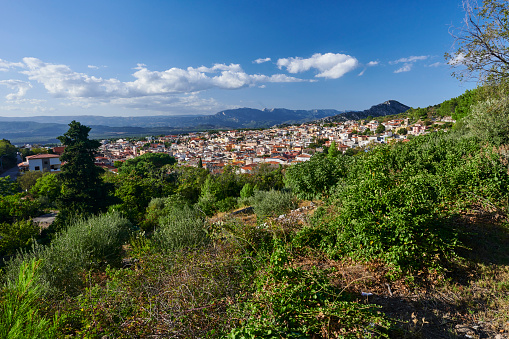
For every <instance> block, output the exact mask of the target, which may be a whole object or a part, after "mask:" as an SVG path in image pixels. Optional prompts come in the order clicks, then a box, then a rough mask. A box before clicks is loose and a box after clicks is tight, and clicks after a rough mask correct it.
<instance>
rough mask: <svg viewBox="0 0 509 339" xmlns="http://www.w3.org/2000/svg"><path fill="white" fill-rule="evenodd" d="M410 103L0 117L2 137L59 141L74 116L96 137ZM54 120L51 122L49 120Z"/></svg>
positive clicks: (317, 117)
mask: <svg viewBox="0 0 509 339" xmlns="http://www.w3.org/2000/svg"><path fill="white" fill-rule="evenodd" d="M409 108H410V107H408V106H405V105H403V104H401V103H399V102H397V101H394V100H389V101H386V102H384V103H382V104H379V105H375V106H373V107H371V108H370V109H368V110H365V111H359V112H341V111H337V110H333V109H314V110H289V109H284V108H271V109H267V108H266V109H263V110H259V109H254V108H237V109H229V110H225V111H221V112H218V113H216V114H214V115H201V116H164V115H159V116H143V117H102V116H93V115H84V116H51V117H50V116H38V117H23V118H10V117H0V139H2V138H5V139H8V140H10V141H11V142H13V143H15V144H24V143H41V144H46V143H57V142H58V140H56V137H57V136H59V135H62V134H63V133H65V132H66V131H67V129H68V126H67V125H68V124H69V123H70V122H71V121H72V120H76V121H79V122H81V123H82V124H84V125H87V126H90V127H91V128H92V130H91V131H90V137H91V138H95V139H102V138H115V137H126V136H146V135H161V134H178V133H183V132H190V131H197V130H206V129H238V128H263V127H271V126H274V125H281V124H300V123H304V122H309V121H323V122H331V121H346V120H352V119H363V118H366V117H367V116H369V115H371V116H373V117H377V116H385V115H391V114H397V113H401V112H404V111H406V110H407V109H409ZM49 122H51V123H49Z"/></svg>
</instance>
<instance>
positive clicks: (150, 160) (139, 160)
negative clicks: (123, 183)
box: [119, 153, 177, 177]
mask: <svg viewBox="0 0 509 339" xmlns="http://www.w3.org/2000/svg"><path fill="white" fill-rule="evenodd" d="M175 163H177V160H175V158H174V157H172V156H171V155H169V154H167V153H145V154H143V155H140V156H139V157H136V158H133V159H128V160H126V161H125V162H124V164H122V166H121V167H120V168H119V173H121V174H131V175H134V176H138V177H149V176H154V175H155V176H158V175H159V172H160V169H161V168H163V167H164V166H167V165H173V164H175Z"/></svg>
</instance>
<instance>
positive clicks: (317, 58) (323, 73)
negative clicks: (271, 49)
mask: <svg viewBox="0 0 509 339" xmlns="http://www.w3.org/2000/svg"><path fill="white" fill-rule="evenodd" d="M358 65H359V62H358V61H357V59H355V58H354V57H352V56H350V55H346V54H339V53H338V54H334V53H326V54H320V53H316V54H313V56H311V58H307V59H303V58H300V57H296V58H284V59H279V60H278V61H277V66H278V67H279V69H282V68H283V67H284V68H286V70H287V71H288V72H289V73H301V72H305V71H308V70H310V69H311V68H314V69H317V70H318V71H319V72H320V73H318V74H317V75H315V77H320V78H327V79H338V78H340V77H342V76H343V75H345V74H346V73H348V72H350V71H352V70H354V69H355V68H357V67H358Z"/></svg>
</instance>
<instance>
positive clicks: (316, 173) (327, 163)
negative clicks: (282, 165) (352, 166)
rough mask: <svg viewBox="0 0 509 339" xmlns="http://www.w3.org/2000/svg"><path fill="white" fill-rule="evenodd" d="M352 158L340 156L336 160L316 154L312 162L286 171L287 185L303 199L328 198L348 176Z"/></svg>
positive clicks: (285, 179)
mask: <svg viewBox="0 0 509 339" xmlns="http://www.w3.org/2000/svg"><path fill="white" fill-rule="evenodd" d="M351 161H352V158H350V157H346V156H339V157H336V158H334V159H331V158H330V157H326V156H325V155H323V154H315V155H314V156H313V157H312V158H311V160H309V161H306V162H302V163H300V164H297V165H294V166H291V167H290V168H288V169H287V170H286V174H285V178H284V181H285V184H286V186H287V187H289V188H291V189H292V191H293V192H294V193H295V194H296V195H297V196H298V197H299V198H301V199H309V200H311V199H318V198H320V197H321V196H322V195H325V196H327V195H328V194H329V192H330V191H331V189H332V188H333V187H334V186H335V185H336V184H337V183H338V181H339V180H340V179H341V178H342V177H343V176H344V175H345V174H346V172H347V170H346V169H347V167H348V166H349V163H350V162H351Z"/></svg>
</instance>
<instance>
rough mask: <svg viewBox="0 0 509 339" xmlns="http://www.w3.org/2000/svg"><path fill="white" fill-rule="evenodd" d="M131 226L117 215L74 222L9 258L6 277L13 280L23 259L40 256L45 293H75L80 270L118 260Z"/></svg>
mask: <svg viewBox="0 0 509 339" xmlns="http://www.w3.org/2000/svg"><path fill="white" fill-rule="evenodd" d="M131 228H132V225H131V223H130V222H129V221H128V220H126V219H124V218H122V217H120V216H119V215H118V214H103V215H99V216H94V217H91V218H89V219H87V220H79V221H76V222H74V223H73V224H71V225H69V226H68V227H67V229H65V230H64V231H62V232H61V233H60V234H58V235H57V236H56V237H55V239H54V240H53V241H52V242H51V244H50V245H49V246H47V247H42V246H34V248H33V249H32V250H31V251H28V252H23V253H21V254H19V255H18V256H17V257H16V258H15V259H13V260H11V261H10V262H9V263H8V265H7V269H6V278H7V280H8V281H14V280H15V277H16V276H17V275H18V273H19V270H20V269H21V267H22V265H23V262H27V261H28V260H31V259H32V258H36V259H37V260H39V259H42V264H41V268H40V270H41V274H40V282H41V285H42V286H44V287H45V290H46V292H51V293H57V292H58V291H65V292H67V293H71V294H73V293H77V292H78V291H79V288H80V287H81V283H82V281H81V277H80V275H79V274H80V273H82V272H84V271H87V270H89V269H92V268H95V267H99V266H101V265H104V264H106V263H109V264H118V263H119V261H120V258H121V253H122V245H123V244H124V242H125V241H126V240H127V239H128V238H129V232H130V230H131Z"/></svg>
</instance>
